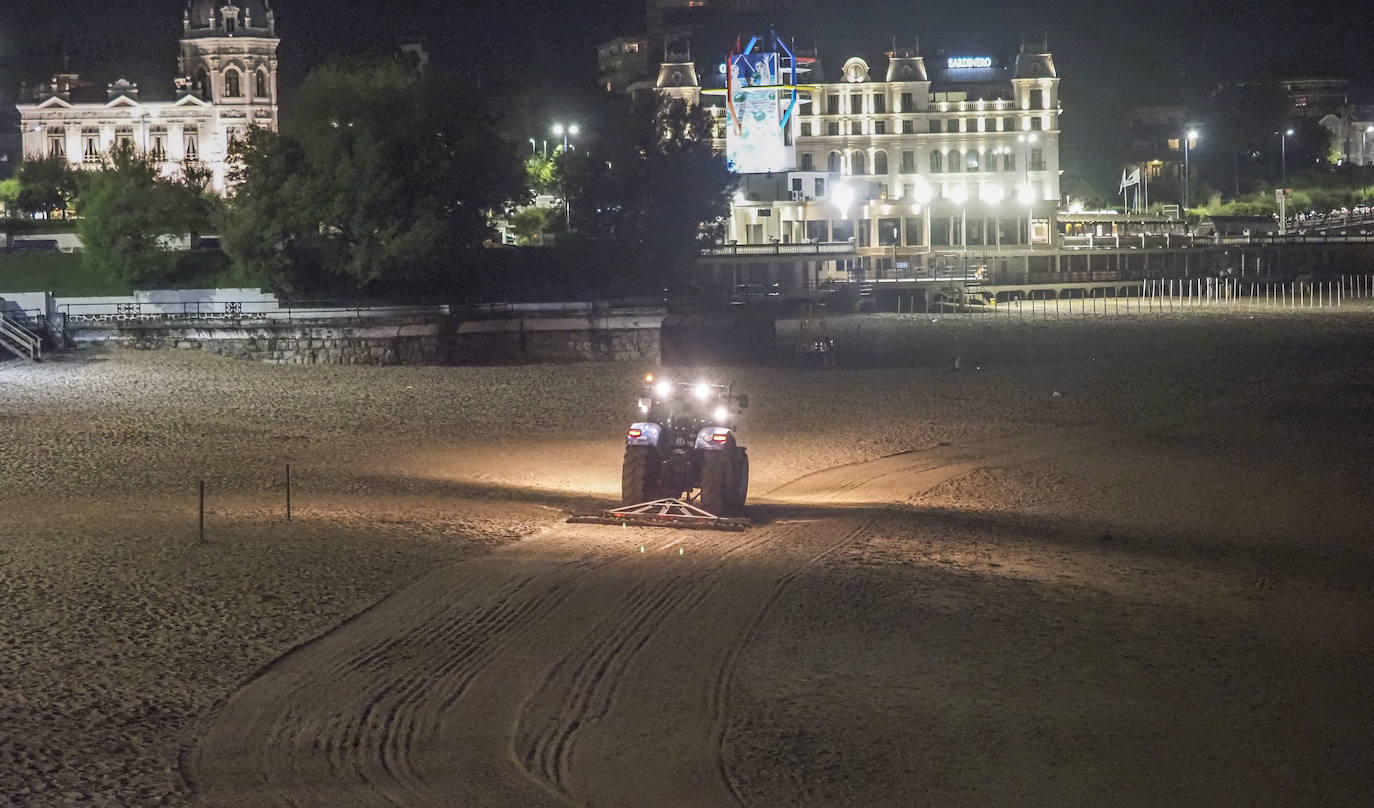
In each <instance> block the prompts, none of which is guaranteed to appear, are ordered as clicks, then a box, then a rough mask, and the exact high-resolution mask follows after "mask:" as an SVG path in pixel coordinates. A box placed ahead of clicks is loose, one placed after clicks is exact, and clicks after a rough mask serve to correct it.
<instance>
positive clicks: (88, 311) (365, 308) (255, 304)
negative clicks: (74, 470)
mask: <svg viewBox="0 0 1374 808" xmlns="http://www.w3.org/2000/svg"><path fill="white" fill-rule="evenodd" d="M57 308H58V311H59V312H60V313H61V314H62V315H63V316H64V317H65V319H66V322H67V323H68V324H72V323H109V322H131V321H133V322H149V321H172V322H176V321H180V322H194V321H214V322H226V321H228V322H241V321H244V320H250V321H253V320H257V321H261V320H285V321H288V322H289V321H292V320H329V319H341V320H373V319H386V318H392V317H416V316H443V315H447V314H448V313H449V307H448V306H442V305H439V306H385V305H382V306H378V305H363V304H353V305H338V304H328V303H308V302H306V303H297V304H291V305H286V306H282V305H279V304H277V303H276V302H274V301H264V300H251V301H234V300H225V301H219V300H215V301H205V300H199V301H197V300H192V301H178V302H166V303H164V302H126V303H62V304H59V305H58V307H57Z"/></svg>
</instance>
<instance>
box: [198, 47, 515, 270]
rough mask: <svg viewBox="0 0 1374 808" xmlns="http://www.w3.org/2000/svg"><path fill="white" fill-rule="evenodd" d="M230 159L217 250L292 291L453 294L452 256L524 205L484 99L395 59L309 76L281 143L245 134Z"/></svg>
mask: <svg viewBox="0 0 1374 808" xmlns="http://www.w3.org/2000/svg"><path fill="white" fill-rule="evenodd" d="M238 157H239V159H240V160H241V161H242V167H241V168H240V169H239V170H238V171H236V172H235V174H234V176H233V177H232V182H233V196H232V204H231V213H230V215H229V217H228V220H227V222H226V226H225V229H224V246H225V249H226V251H227V252H229V254H230V255H231V257H232V258H233V259H234V261H235V263H236V264H238V265H239V266H240V268H242V269H243V270H246V271H247V273H248V274H249V275H250V276H254V277H258V278H261V279H264V280H266V281H269V282H271V283H273V284H274V285H275V286H277V287H278V288H282V289H284V290H287V291H298V292H299V291H303V290H306V289H319V288H322V287H323V288H333V289H338V288H345V287H346V288H351V289H352V290H354V291H359V290H368V289H376V288H381V287H386V286H395V285H397V284H400V283H404V282H406V281H407V280H410V281H412V282H418V281H421V280H422V279H438V280H441V281H445V282H452V281H453V280H454V279H453V278H443V277H440V276H442V275H444V274H451V272H452V270H450V269H448V268H449V267H450V266H451V264H452V256H453V255H455V254H456V253H457V252H458V251H460V250H462V249H463V248H466V247H471V246H474V245H477V244H480V243H481V242H482V241H483V240H484V239H486V238H487V237H488V235H489V225H488V222H489V214H490V212H491V211H493V210H500V209H501V208H503V207H504V205H505V204H506V203H507V202H508V201H509V200H511V199H515V198H518V197H520V196H521V195H523V194H524V193H525V189H524V181H523V166H522V163H521V159H520V153H519V149H518V148H517V147H516V145H515V144H514V143H511V142H508V141H506V140H504V139H502V138H501V137H500V133H499V131H497V124H496V118H495V116H494V115H493V114H492V113H491V110H490V109H489V107H488V104H487V102H486V101H485V99H484V97H483V96H481V95H480V94H478V93H473V92H471V91H470V89H469V88H468V87H466V86H464V85H463V84H462V83H460V82H458V81H457V80H456V79H453V78H451V77H449V76H447V75H444V74H441V73H433V72H427V73H425V74H423V75H419V76H417V75H415V73H414V72H413V71H410V70H408V69H407V68H406V67H405V66H404V65H402V64H401V63H400V62H399V61H381V62H373V63H368V64H358V65H338V64H334V65H328V66H325V67H322V68H319V69H317V70H315V71H313V72H312V73H311V74H310V75H309V76H308V77H307V78H306V79H305V82H304V84H303V85H302V87H301V89H300V91H299V92H298V94H297V97H296V100H295V102H294V104H293V107H292V111H291V116H290V117H289V118H287V119H286V120H285V121H284V123H283V126H282V131H281V132H280V133H279V134H274V133H270V132H266V131H253V132H251V133H250V134H249V136H248V137H247V139H246V140H245V141H244V142H243V143H242V144H241V146H240V148H239V149H238Z"/></svg>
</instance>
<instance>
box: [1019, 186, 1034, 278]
mask: <svg viewBox="0 0 1374 808" xmlns="http://www.w3.org/2000/svg"><path fill="white" fill-rule="evenodd" d="M1016 201H1017V202H1020V203H1021V204H1022V205H1025V206H1026V246H1027V247H1029V246H1030V245H1031V219H1033V218H1035V211H1034V209H1033V208H1032V206H1033V205H1034V204H1035V189H1034V188H1032V187H1030V183H1026V184H1025V185H1022V186H1021V187H1020V188H1018V189H1017V191H1016ZM1026 260H1027V261H1029V260H1030V259H1026Z"/></svg>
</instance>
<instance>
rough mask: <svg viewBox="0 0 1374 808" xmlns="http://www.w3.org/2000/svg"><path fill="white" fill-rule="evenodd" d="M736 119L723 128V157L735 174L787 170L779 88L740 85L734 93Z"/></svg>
mask: <svg viewBox="0 0 1374 808" xmlns="http://www.w3.org/2000/svg"><path fill="white" fill-rule="evenodd" d="M733 101H734V109H735V115H736V116H737V118H738V120H737V121H734V122H732V125H730V126H727V127H726V134H725V159H726V160H727V161H728V163H729V165H730V170H731V171H734V172H735V173H736V174H762V173H765V172H768V171H785V170H786V169H787V165H786V163H787V150H786V149H785V148H783V142H782V128H781V126H780V125H779V121H780V120H781V116H780V114H779V112H778V91H777V89H775V88H772V87H759V88H754V87H739V88H736V89H735V91H734V96H733Z"/></svg>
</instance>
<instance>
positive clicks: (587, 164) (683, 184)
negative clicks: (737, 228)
mask: <svg viewBox="0 0 1374 808" xmlns="http://www.w3.org/2000/svg"><path fill="white" fill-rule="evenodd" d="M606 103H607V105H608V108H607V109H606V110H605V111H604V116H603V118H602V120H600V121H599V122H598V123H597V124H596V130H597V131H598V132H599V133H601V137H600V139H599V140H598V141H597V142H596V143H595V144H593V145H592V146H589V147H588V148H586V149H583V150H579V151H574V152H571V153H568V154H562V153H560V154H559V156H558V175H559V178H560V182H561V183H562V184H563V186H564V187H565V188H567V189H568V194H569V196H570V197H571V198H572V200H573V205H572V218H573V226H574V229H576V230H579V231H582V232H584V233H585V234H587V235H588V236H590V237H591V238H593V239H594V240H596V241H597V242H598V243H600V244H602V245H603V246H605V247H607V248H609V251H611V252H614V253H615V254H616V255H618V256H623V257H624V259H625V260H627V261H628V265H627V267H626V269H627V270H628V271H627V277H625V278H624V280H625V282H626V283H628V284H635V283H636V282H638V285H639V286H641V287H644V286H647V285H648V284H649V283H650V282H651V283H652V284H653V285H655V286H658V287H659V288H661V286H662V285H663V284H669V285H681V284H683V283H685V282H687V281H688V280H689V277H690V271H691V268H692V266H693V265H694V264H695V262H696V257H697V254H698V250H699V249H700V234H701V232H702V226H703V225H704V224H709V223H711V222H714V221H715V220H717V219H719V218H721V217H724V216H726V215H728V213H729V211H730V194H731V192H732V191H733V189H734V187H735V182H736V178H735V176H734V175H733V174H732V173H731V172H730V170H729V169H728V168H727V167H726V165H725V160H724V158H723V157H721V156H720V155H719V154H717V153H716V152H715V151H714V150H713V149H712V146H711V128H712V120H711V116H710V114H709V113H708V112H707V111H706V110H705V109H703V108H701V107H699V106H687V105H685V104H683V103H682V102H679V101H669V100H666V99H665V100H658V99H652V98H651V99H641V100H635V101H631V100H628V99H620V98H607V99H606Z"/></svg>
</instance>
